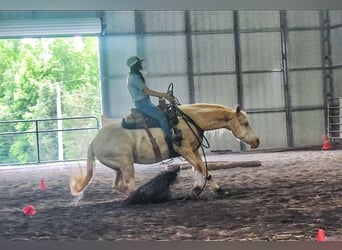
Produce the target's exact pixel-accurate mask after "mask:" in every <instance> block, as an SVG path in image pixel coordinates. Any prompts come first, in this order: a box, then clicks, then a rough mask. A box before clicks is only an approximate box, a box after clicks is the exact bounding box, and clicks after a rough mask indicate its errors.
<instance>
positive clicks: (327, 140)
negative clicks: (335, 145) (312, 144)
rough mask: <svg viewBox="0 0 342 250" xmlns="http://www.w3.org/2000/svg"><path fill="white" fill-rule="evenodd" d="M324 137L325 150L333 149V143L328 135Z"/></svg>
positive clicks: (323, 147)
mask: <svg viewBox="0 0 342 250" xmlns="http://www.w3.org/2000/svg"><path fill="white" fill-rule="evenodd" d="M322 139H323V146H322V149H324V150H328V149H331V147H332V144H331V142H330V140H329V138H328V136H327V135H323V136H322Z"/></svg>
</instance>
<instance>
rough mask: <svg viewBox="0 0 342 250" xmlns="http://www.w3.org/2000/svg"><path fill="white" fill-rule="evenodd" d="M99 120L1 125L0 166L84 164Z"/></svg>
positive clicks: (53, 119)
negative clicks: (71, 162)
mask: <svg viewBox="0 0 342 250" xmlns="http://www.w3.org/2000/svg"><path fill="white" fill-rule="evenodd" d="M98 130H99V121H98V118H97V117H95V116H80V117H65V118H49V119H34V120H13V121H0V166H6V165H24V164H37V163H50V162H63V161H75V160H83V159H85V158H86V152H87V148H88V145H89V143H90V141H91V139H92V138H93V137H94V136H95V134H96V133H97V132H98Z"/></svg>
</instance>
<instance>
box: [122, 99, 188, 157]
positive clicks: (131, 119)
mask: <svg viewBox="0 0 342 250" xmlns="http://www.w3.org/2000/svg"><path fill="white" fill-rule="evenodd" d="M158 107H159V108H160V110H162V111H163V112H164V113H165V114H166V117H167V119H168V121H169V124H170V127H171V128H172V129H173V131H174V133H175V134H176V136H177V138H178V139H177V140H178V141H174V142H175V143H176V144H177V145H178V146H180V144H181V141H182V139H183V138H182V135H181V131H180V130H178V129H177V128H176V127H175V125H177V123H178V117H177V114H176V113H175V110H174V109H172V107H171V105H170V104H169V105H167V104H166V103H165V100H163V99H161V98H160V99H159V105H158ZM121 126H122V127H123V128H125V129H145V131H146V133H147V134H148V136H149V138H150V141H151V143H152V147H153V152H154V155H155V158H156V161H157V162H159V161H161V160H162V157H161V152H160V148H159V146H158V144H157V143H156V139H155V138H154V137H153V135H152V133H151V131H150V128H158V127H159V128H160V123H159V121H158V120H156V119H154V118H152V117H150V116H148V115H146V114H144V113H143V112H141V111H139V110H138V109H136V108H131V112H130V113H129V114H127V115H126V116H125V117H124V118H123V119H122V122H121ZM168 144H169V143H168ZM168 147H169V154H170V156H171V157H174V156H178V155H179V154H178V153H176V152H175V151H174V150H173V148H172V145H168Z"/></svg>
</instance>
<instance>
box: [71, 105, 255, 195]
mask: <svg viewBox="0 0 342 250" xmlns="http://www.w3.org/2000/svg"><path fill="white" fill-rule="evenodd" d="M178 107H179V109H180V110H181V111H182V112H183V113H185V114H186V115H187V116H189V117H190V118H191V119H192V120H193V121H194V122H195V123H196V125H194V124H193V123H187V122H186V121H185V120H184V119H186V118H180V119H179V123H178V124H177V128H178V129H180V130H181V132H182V136H183V140H182V141H181V145H180V146H177V145H175V144H174V145H173V146H174V149H175V151H176V152H178V153H179V154H180V155H181V156H182V157H184V159H186V160H187V161H188V162H189V163H190V164H191V165H192V166H193V171H194V172H195V174H196V175H197V178H196V181H195V184H194V188H193V190H192V194H193V195H196V194H198V193H199V192H200V190H201V188H202V186H203V185H204V183H205V180H206V179H205V178H207V180H208V183H209V185H210V188H211V190H212V191H214V192H219V191H221V188H220V186H219V185H218V184H217V183H216V182H215V180H214V178H212V176H211V174H210V172H209V171H208V170H207V169H206V166H205V164H204V162H203V160H202V158H201V155H200V153H199V150H198V148H199V146H200V143H201V142H200V141H201V140H202V136H203V131H210V130H215V129H220V128H226V129H228V130H230V131H231V132H232V134H233V135H234V136H235V137H236V138H237V139H239V140H241V141H242V142H244V143H246V144H248V145H249V146H250V147H251V148H257V147H258V146H259V143H260V142H259V138H258V137H257V136H256V135H255V134H254V132H253V129H252V128H251V126H250V124H249V122H248V120H247V115H246V113H245V112H243V111H242V110H240V107H237V108H236V109H231V108H227V107H225V106H222V105H216V104H204V103H203V104H188V105H181V106H178ZM190 127H191V128H190ZM199 130H202V131H199ZM151 133H152V134H153V137H155V140H156V143H157V144H158V145H159V147H160V152H161V156H162V160H165V159H168V158H170V157H169V150H168V146H167V143H166V141H165V139H164V138H165V136H164V133H163V131H162V130H161V129H160V128H151ZM198 138H200V140H199V139H198ZM95 157H96V158H97V160H98V161H100V162H101V163H102V164H104V165H106V166H107V167H109V168H111V169H113V170H115V171H116V177H115V180H114V183H113V188H116V189H118V190H120V191H121V192H124V193H126V194H129V193H131V192H132V191H134V190H135V178H134V163H138V164H152V163H156V159H155V155H154V152H153V149H152V145H151V142H150V139H149V137H148V136H147V133H146V131H145V130H144V129H134V130H132V129H125V128H122V126H121V124H119V123H111V124H108V125H106V126H104V127H102V128H101V129H100V131H99V132H98V133H97V135H96V136H95V138H94V139H93V141H92V142H91V143H90V145H89V148H88V156H87V173H86V176H74V177H73V178H72V179H71V182H70V189H71V193H72V194H73V195H75V196H76V195H80V194H82V193H83V192H84V190H85V189H86V188H87V186H88V185H89V183H90V180H91V178H92V176H93V170H94V160H95Z"/></svg>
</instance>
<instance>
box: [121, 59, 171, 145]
mask: <svg viewBox="0 0 342 250" xmlns="http://www.w3.org/2000/svg"><path fill="white" fill-rule="evenodd" d="M143 60H144V59H140V58H139V57H137V56H132V57H130V58H128V59H127V62H126V64H127V66H128V67H130V72H129V74H128V77H127V86H128V91H129V93H130V95H131V97H132V99H133V101H134V104H135V107H136V108H137V109H138V110H139V111H141V112H143V113H145V114H147V115H149V116H150V117H152V118H154V119H156V120H158V121H159V123H160V127H161V128H162V130H163V131H164V134H165V136H166V138H165V139H166V141H167V144H168V146H169V150H172V149H173V147H172V133H171V128H170V125H169V122H168V119H167V117H166V115H165V114H164V112H163V111H161V110H160V109H159V108H158V107H157V106H155V105H154V104H153V103H152V102H151V99H150V96H155V97H160V98H165V99H167V100H168V101H169V102H174V101H175V98H174V97H173V96H171V95H169V94H168V93H163V92H158V91H155V90H152V89H150V88H149V87H147V85H146V81H145V78H144V76H143V75H142V74H141V70H142V69H143V67H142V61H143Z"/></svg>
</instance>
